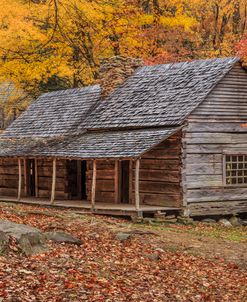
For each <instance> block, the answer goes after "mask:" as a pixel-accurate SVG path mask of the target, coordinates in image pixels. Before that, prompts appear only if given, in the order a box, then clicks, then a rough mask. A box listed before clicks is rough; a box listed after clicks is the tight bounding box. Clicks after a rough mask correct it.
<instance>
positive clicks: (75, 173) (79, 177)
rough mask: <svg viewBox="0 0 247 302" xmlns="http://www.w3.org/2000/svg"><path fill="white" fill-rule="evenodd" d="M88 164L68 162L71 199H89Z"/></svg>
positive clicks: (76, 161)
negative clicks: (87, 183)
mask: <svg viewBox="0 0 247 302" xmlns="http://www.w3.org/2000/svg"><path fill="white" fill-rule="evenodd" d="M86 173H87V162H86V161H85V160H82V161H80V160H68V161H67V179H68V193H69V199H84V200H86V199H87V186H86Z"/></svg>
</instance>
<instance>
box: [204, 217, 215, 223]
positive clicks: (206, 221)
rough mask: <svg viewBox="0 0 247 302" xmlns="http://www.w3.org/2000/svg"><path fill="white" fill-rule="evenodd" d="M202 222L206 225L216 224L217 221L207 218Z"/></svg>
mask: <svg viewBox="0 0 247 302" xmlns="http://www.w3.org/2000/svg"><path fill="white" fill-rule="evenodd" d="M201 222H204V223H216V220H214V219H211V218H205V219H203V220H202V221H201Z"/></svg>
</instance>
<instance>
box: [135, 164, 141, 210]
mask: <svg viewBox="0 0 247 302" xmlns="http://www.w3.org/2000/svg"><path fill="white" fill-rule="evenodd" d="M139 173H140V159H139V158H138V159H137V160H136V165H135V207H136V211H139V210H140V188H139Z"/></svg>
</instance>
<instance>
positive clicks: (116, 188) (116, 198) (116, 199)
mask: <svg viewBox="0 0 247 302" xmlns="http://www.w3.org/2000/svg"><path fill="white" fill-rule="evenodd" d="M114 202H115V203H118V202H119V161H118V160H115V174H114Z"/></svg>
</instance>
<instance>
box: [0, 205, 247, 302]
mask: <svg viewBox="0 0 247 302" xmlns="http://www.w3.org/2000/svg"><path fill="white" fill-rule="evenodd" d="M0 219H4V220H10V221H12V222H16V223H24V224H26V225H30V226H34V227H36V228H39V229H41V230H42V231H51V230H59V231H64V232H67V233H69V234H72V235H73V236H75V237H77V238H79V239H81V240H82V245H81V246H77V245H71V244H61V243H54V242H49V243H48V246H49V251H48V252H46V253H43V254H40V255H35V256H25V255H23V254H21V253H19V252H18V249H17V248H16V247H15V246H14V245H13V247H12V249H11V251H10V252H9V254H8V255H0V301H3V302H5V301H6V302H26V301H37V302H41V301H42V302H43V301H54V302H55V301H56V302H60V301H66V302H67V301H68V302H70V301H89V302H92V301H94V302H96V301H97V302H100V301H104V302H122V301H124V302H166V301H167V302H168V301H169V302H173V301H178V302H179V301H186V302H187V301H192V302H193V301H219V302H222V301H228V302H230V301H239V302H243V301H247V227H230V228H226V227H222V226H219V225H218V224H210V225H209V224H205V223H196V224H195V225H182V224H159V225H146V224H133V223H132V222H130V221H129V220H127V219H119V218H113V217H106V216H96V215H90V214H85V215H82V214H76V213H74V212H72V211H70V210H59V209H52V208H44V207H37V206H28V205H17V204H10V203H1V204H0ZM123 234H128V239H126V240H124V239H122V240H120V239H121V236H122V235H123ZM119 235H120V236H119Z"/></svg>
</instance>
